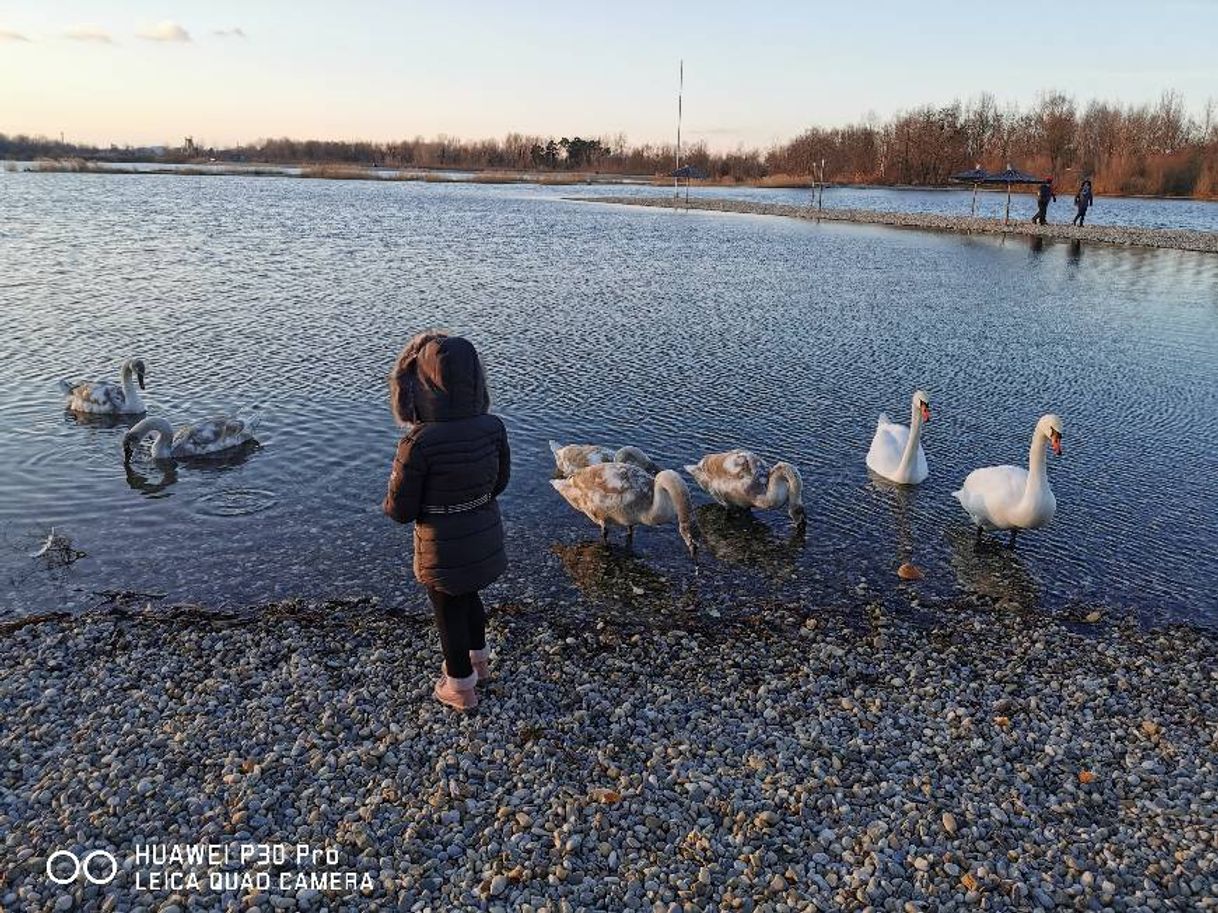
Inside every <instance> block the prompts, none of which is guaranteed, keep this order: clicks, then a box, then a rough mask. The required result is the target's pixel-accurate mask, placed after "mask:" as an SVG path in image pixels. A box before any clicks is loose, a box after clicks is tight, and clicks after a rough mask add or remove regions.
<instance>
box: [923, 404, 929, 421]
mask: <svg viewBox="0 0 1218 913" xmlns="http://www.w3.org/2000/svg"><path fill="white" fill-rule="evenodd" d="M922 421H924V422H929V421H930V406H929V405H927V404H926V403H923V404H922Z"/></svg>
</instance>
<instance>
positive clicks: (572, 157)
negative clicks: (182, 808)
mask: <svg viewBox="0 0 1218 913" xmlns="http://www.w3.org/2000/svg"><path fill="white" fill-rule="evenodd" d="M1216 121H1218V110H1216V109H1215V105H1214V102H1213V101H1212V100H1211V101H1210V102H1209V103H1208V104H1207V105H1206V106H1205V108H1204V109H1203V111H1202V112H1201V113H1200V115H1199V116H1196V117H1194V116H1190V114H1189V113H1188V111H1187V109H1186V108H1185V105H1184V100H1183V99H1182V98H1181V97H1180V95H1179V94H1177V93H1175V92H1166V93H1164V94H1163V96H1162V97H1161V98H1160V100H1159V101H1158V102H1157V103H1155V104H1147V105H1140V106H1128V105H1119V104H1112V103H1108V102H1102V101H1092V102H1089V103H1087V104H1086V105H1085V106H1083V107H1081V108H1080V107H1079V106H1078V105H1076V103H1075V102H1074V100H1073V99H1071V98H1069V97H1068V96H1065V95H1062V94H1060V93H1056V92H1054V93H1047V94H1045V95H1043V96H1041V98H1040V99H1039V101H1038V102H1037V103H1036V104H1035V105H1034V106H1032V107H1031V108H1028V109H1026V110H1025V109H1021V108H1018V107H1015V106H1005V107H1000V106H999V105H998V104H997V103H996V102H995V100H994V98H993V97H992V96H990V95H981V96H980V97H978V98H976V99H973V100H970V101H968V102H961V101H955V102H953V103H951V104H949V105H944V106H940V107H932V106H926V107H922V108H917V109H915V110H913V111H907V112H903V113H901V114H898V115H896V116H894V117H892V118H890V119H889V120H887V121H879V120H878V119H877V118H874V117H873V118H870V119H868V120H866V121H864V122H861V123H857V124H852V125H850V126H846V127H836V128H832V129H827V128H821V127H812V128H810V129H808V130H807V131H806V132H804V133H803V134H801V135H800V136H798V137H796V138H795V139H793V140H791V141H790V142H788V143H785V144H783V145H778V146H775V147H774V148H772V149H769V150H759V149H751V150H749V149H739V150H737V151H735V152H711V151H710V150H708V149H707V148H706V146H705V145H704V144H702V143H696V144H693V145H692V146H691V145H686V146H685V147H684V148H683V149H682V155H681V161H682V164H692V165H694V166H696V167H697V168H699V169H701V170H702V171H703V172H704V173H706V174H707V176H708V177H709V178H710V179H712V180H716V181H722V182H731V181H759V182H769V183H799V182H806V181H809V180H810V179H811V176H812V175H814V174H816V173H817V170H818V168H819V166H820V163H821V162H822V161H823V163H824V176H825V178H826V179H827V180H829V181H832V182H838V183H868V184H890V185H891V184H912V185H938V184H943V183H945V182H946V181H947V179H948V176H949V175H951V174H952V173H953V172H955V171H959V170H962V169H965V168H971V167H972V166H973V165H978V164H979V165H981V166H982V167H983V168H988V169H990V170H999V169H1001V168H1003V167H1005V166H1006V165H1007V164H1008V163H1010V164H1012V165H1015V166H1016V167H1018V168H1022V169H1024V170H1027V171H1031V172H1033V173H1034V174H1038V175H1039V174H1053V175H1055V176H1056V177H1057V178H1058V179H1059V181H1060V182H1061V183H1062V184H1063V185H1064V186H1066V187H1070V186H1073V184H1074V183H1076V182H1077V181H1078V180H1081V178H1082V177H1083V176H1089V177H1091V179H1092V182H1093V184H1094V186H1095V190H1096V192H1097V193H1101V194H1105V193H1107V194H1159V195H1177V196H1188V195H1194V196H1205V197H1218V122H1216ZM69 157H78V158H84V159H97V160H108V161H116V162H121V161H161V162H197V161H201V160H202V161H205V160H208V159H216V160H218V161H230V162H265V163H270V164H300V165H325V164H337V163H342V164H351V165H364V166H372V167H386V168H407V169H409V168H420V169H422V168H456V169H471V170H494V171H580V172H587V171H591V172H600V173H608V174H636V175H665V174H667V173H668V172H670V171H671V170H672V168H673V165H674V162H675V160H676V149H675V147H674V146H673V145H671V144H643V145H630V144H629V143H627V141H626V138H625V137H624V136H621V135H617V136H612V137H607V136H601V137H595V138H587V137H579V136H575V137H565V136H564V137H561V138H559V139H555V138H554V137H545V136H531V135H526V134H520V133H511V134H508V135H507V136H506V137H504V138H503V139H488V140H475V141H470V140H461V139H456V138H452V137H446V136H439V137H436V138H434V139H424V138H422V137H416V138H415V139H411V140H401V141H397V142H388V143H370V142H342V141H335V140H295V139H287V138H282V139H268V140H262V141H259V142H257V143H253V144H250V145H242V146H235V147H225V148H211V147H206V146H205V145H203V144H196V143H195V141H194V140H193V139H192V138H187V139H186V141H185V142H184V143H183V144H182V145H181V146H180V147H174V148H156V147H152V148H150V147H140V148H132V147H117V146H111V147H109V148H107V149H100V148H96V147H92V146H80V145H74V144H71V143H63V142H59V141H55V140H50V139H46V138H43V137H28V136H4V135H3V134H0V158H7V159H38V158H69Z"/></svg>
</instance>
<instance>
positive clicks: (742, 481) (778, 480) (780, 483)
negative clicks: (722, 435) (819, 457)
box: [685, 450, 807, 525]
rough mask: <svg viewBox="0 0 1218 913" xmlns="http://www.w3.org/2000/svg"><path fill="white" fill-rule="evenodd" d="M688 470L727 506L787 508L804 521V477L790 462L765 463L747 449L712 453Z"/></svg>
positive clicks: (797, 521)
mask: <svg viewBox="0 0 1218 913" xmlns="http://www.w3.org/2000/svg"><path fill="white" fill-rule="evenodd" d="M685 471H686V472H688V473H689V474H690V475H691V476H693V477H694V481H695V482H697V483H698V485H700V486H701V487H702V490H703V491H705V492H706V493H707V494H708V495H710V496H711V497H712V498H714V499H715V500H716V501H718V502H719V503H720V504H722V505H723V506H724V507H735V508H740V509H743V510H748V509H750V508H754V507H755V508H757V509H758V510H771V509H773V508H776V507H784V506H785V507H786V508H787V512H788V513H789V514H790V515H791V519H792V520H794V521H795V522H796V523H798V524H801V525H802V524H803V523H804V522H805V521H806V519H807V514H806V513H805V512H804V502H803V490H804V483H803V477H802V476H800V474H799V470H798V469H796V468H795V467H794V466H792V465H791V464H790V463H775V464H774V465H773V467H767V466H766V464H765V462H764V461H763V460H762V459H761V458H760V457H758V456H757V454H755V453H752V452H751V451H748V450H729V451H727V452H726V453H709V454H707V455H706V456H704V457H703V458H702V459H701V460H699V461H698V462H697V463H696V464H695V465H693V466H686V467H685Z"/></svg>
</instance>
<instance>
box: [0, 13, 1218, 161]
mask: <svg viewBox="0 0 1218 913" xmlns="http://www.w3.org/2000/svg"><path fill="white" fill-rule="evenodd" d="M967 8H968V7H965V6H964V5H963V4H958V3H947V2H942V0H941V2H938V3H934V4H930V5H929V13H928V12H927V11H926V10H920V11H919V14H918V15H917V17H916V18H915V17H912V16H909V15H908V14H906V13H905V12H904V10H903V8H902V7H901V5H900V4H896V3H893V2H881V3H877V4H875V5H874V7H873V9H872V10H870V11H869V12H868V13H867V14H858V13H856V12H855V11H853V10H842V9H836V8H835V9H827V10H819V11H818V10H811V9H806V8H805V7H804V6H803V5H798V6H797V5H787V4H773V5H771V7H770V8H769V9H768V10H767V11H765V12H763V13H747V12H745V11H742V10H740V9H738V8H736V7H734V6H731V5H728V4H719V3H715V4H712V5H710V6H699V7H697V9H698V10H700V11H701V15H699V16H698V17H697V18H694V17H693V16H691V15H690V14H689V13H688V12H687V11H688V10H689V9H692V7H681V8H665V9H663V10H659V11H654V10H650V9H649V8H647V7H646V6H645V5H643V4H639V3H636V2H634V0H627V2H624V3H621V4H619V5H617V6H616V7H614V9H613V10H612V11H607V10H596V11H576V12H569V11H561V10H560V11H552V10H542V9H540V8H532V7H530V8H524V9H518V10H512V11H510V12H509V11H505V10H503V9H501V8H498V7H495V6H489V5H480V6H478V7H476V8H475V7H470V8H465V9H462V10H460V11H458V12H456V13H453V12H444V11H440V10H437V9H435V8H432V7H428V6H423V5H411V6H407V7H397V6H390V5H388V4H385V3H373V2H369V3H364V4H362V5H361V6H360V8H359V9H358V10H354V9H346V10H342V11H340V10H336V9H334V8H332V7H331V6H329V5H321V4H315V3H309V4H299V5H289V4H287V3H284V2H272V3H266V4H260V5H258V6H257V7H247V6H245V5H242V4H239V3H236V2H234V0H221V2H216V3H212V4H208V5H207V6H205V7H204V6H199V7H195V8H193V9H185V10H177V9H175V10H173V11H172V14H171V12H170V10H169V9H168V8H167V5H165V4H162V3H155V2H147V0H121V2H113V3H109V4H106V5H105V6H104V7H98V6H97V5H95V4H89V3H85V2H80V0H71V2H65V3H61V4H56V5H55V6H54V7H46V6H43V5H39V4H34V3H28V2H27V3H18V4H14V5H8V6H5V7H3V8H0V80H3V81H4V83H5V84H6V85H9V86H12V87H14V90H13V91H12V94H11V97H10V99H9V100H8V104H6V105H5V107H4V110H3V111H0V133H6V134H10V135H12V134H27V135H42V136H47V137H53V138H57V137H59V136H60V135H61V134H62V136H63V138H64V140H65V141H67V142H74V143H80V144H88V145H96V146H102V147H105V146H109V145H111V144H114V145H118V146H127V145H130V146H163V145H169V146H176V145H178V144H180V143H181V140H182V137H184V136H193V137H194V138H195V140H196V142H197V143H199V144H200V145H202V146H205V147H208V146H210V147H231V146H235V145H247V144H252V143H256V142H257V141H259V140H262V139H268V138H275V137H292V138H296V139H323V140H340V141H341V140H350V141H368V142H387V141H392V140H403V139H410V138H414V137H418V136H423V137H438V136H449V137H453V138H460V139H465V140H477V139H483V138H492V137H502V136H504V135H506V134H509V133H520V134H525V135H536V136H542V137H550V136H554V137H557V136H564V135H565V136H583V137H616V136H619V135H621V136H624V137H625V138H626V140H627V141H628V142H629V143H631V144H671V143H672V142H673V141H674V139H675V132H676V107H677V99H676V96H677V81H678V80H677V76H678V64H679V61H680V60H682V59H683V60H684V62H685V97H684V109H685V112H684V115H685V116H684V124H683V128H682V134H683V138H684V139H685V141H686V142H689V143H699V142H701V143H704V144H705V145H706V146H707V148H708V149H709V150H710V151H713V152H724V151H730V150H734V149H737V148H741V147H743V148H747V149H766V148H769V147H772V146H774V145H776V144H780V143H783V142H787V141H789V140H791V139H792V138H794V137H795V136H798V135H799V134H800V133H802V132H803V131H804V130H806V129H807V128H809V127H812V126H818V127H836V126H843V125H846V124H849V123H859V122H865V121H867V120H869V119H871V118H875V119H878V120H885V119H888V118H890V117H892V116H894V115H896V114H897V113H899V112H901V111H907V110H911V109H913V108H916V107H920V106H923V105H928V104H929V105H936V106H938V105H946V104H950V103H951V102H952V101H953V100H956V99H959V100H962V101H963V100H967V99H969V98H974V97H977V96H978V95H980V94H983V93H987V92H988V93H989V94H991V95H993V97H994V98H995V100H996V101H997V103H998V104H999V105H1000V106H1003V107H1006V106H1010V105H1017V106H1019V107H1020V108H1027V107H1029V106H1031V105H1032V104H1034V103H1035V101H1036V99H1037V98H1038V97H1039V96H1040V95H1042V94H1044V93H1047V92H1055V91H1056V92H1062V93H1064V94H1066V95H1068V96H1070V97H1072V98H1074V99H1075V100H1076V101H1078V102H1080V103H1086V102H1087V101H1090V100H1092V99H1096V100H1104V101H1109V102H1116V103H1120V104H1123V105H1140V104H1145V103H1153V102H1155V101H1157V100H1158V99H1159V97H1160V96H1161V95H1162V94H1163V93H1164V92H1166V91H1177V92H1179V93H1180V94H1181V95H1182V96H1183V98H1184V101H1185V103H1186V105H1187V107H1188V110H1189V112H1190V114H1192V115H1194V116H1195V115H1196V114H1197V113H1199V111H1200V110H1201V108H1202V106H1203V105H1204V104H1205V102H1206V101H1207V99H1209V98H1211V97H1213V96H1214V94H1215V89H1214V87H1215V86H1218V63H1215V62H1214V61H1213V59H1212V57H1213V55H1212V54H1210V53H1208V51H1207V44H1208V41H1209V38H1208V36H1209V35H1212V34H1213V33H1214V31H1215V30H1218V6H1216V5H1206V4H1204V3H1201V2H1198V0H1165V2H1164V3H1161V4H1160V9H1161V10H1162V15H1160V16H1157V17H1156V20H1157V21H1160V22H1162V21H1170V22H1171V23H1173V26H1174V27H1173V28H1172V30H1171V42H1170V43H1169V42H1165V41H1163V40H1162V39H1163V35H1164V33H1165V32H1166V31H1167V29H1166V28H1158V29H1156V28H1155V27H1154V26H1153V24H1152V25H1151V27H1147V25H1146V23H1144V22H1143V21H1142V17H1139V16H1136V15H1133V11H1134V10H1136V9H1137V8H1138V6H1136V5H1135V4H1134V3H1133V2H1132V0H1122V2H1116V3H1108V4H1100V3H1086V4H1079V5H1078V7H1077V8H1076V9H1075V10H1072V11H1071V12H1070V13H1069V14H1068V16H1064V15H1063V14H1062V13H1061V11H1060V10H1058V9H1055V8H1054V5H1053V4H1051V3H1045V2H1033V3H1030V4H1027V5H1026V6H1025V7H1024V8H1025V9H1026V10H1027V11H1028V16H1027V21H1028V23H1029V25H1028V27H1026V28H1019V27H1017V28H1012V29H1006V30H1004V31H1001V32H996V31H995V30H994V29H993V27H992V26H990V25H988V24H986V23H978V22H976V21H975V20H974V19H973V18H972V17H968V21H964V17H962V16H961V15H960V12H959V11H960V10H962V9H967ZM1090 11H1094V13H1095V14H1094V15H1089V12H1090ZM1038 13H1039V14H1038ZM1182 21H1187V22H1189V27H1188V28H1181V27H1180V26H1179V25H1178V23H1180V22H1182ZM1074 22H1077V26H1072V25H1071V23H1074ZM923 23H932V24H933V29H931V30H928V31H922V32H919V33H917V35H916V37H913V38H911V37H910V30H911V28H912V27H913V26H914V25H915V24H917V25H921V24H923ZM1041 23H1044V24H1046V25H1047V26H1048V33H1047V34H1046V33H1044V32H1043V31H1042V32H1040V33H1038V32H1036V31H1035V29H1036V28H1038V27H1039V24H1041ZM374 26H375V27H374ZM826 33H828V38H826V37H825V34H826ZM1038 42H1041V44H1039V45H1038ZM505 49H506V50H505ZM911 54H912V55H913V59H910V56H911ZM911 68H912V69H914V70H915V71H916V74H917V78H916V79H911V78H909V70H910V69H911ZM979 71H980V72H984V73H986V78H985V79H984V80H979V79H977V77H976V74H977V72H979Z"/></svg>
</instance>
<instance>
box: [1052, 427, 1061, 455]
mask: <svg viewBox="0 0 1218 913" xmlns="http://www.w3.org/2000/svg"><path fill="white" fill-rule="evenodd" d="M1049 442H1050V443H1051V444H1053V452H1054V453H1056V454H1057V455H1058V456H1061V455H1062V436H1061V435H1060V434H1058V433H1057V432H1056V431H1055V432H1053V434H1052V435H1050V437H1049Z"/></svg>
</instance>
